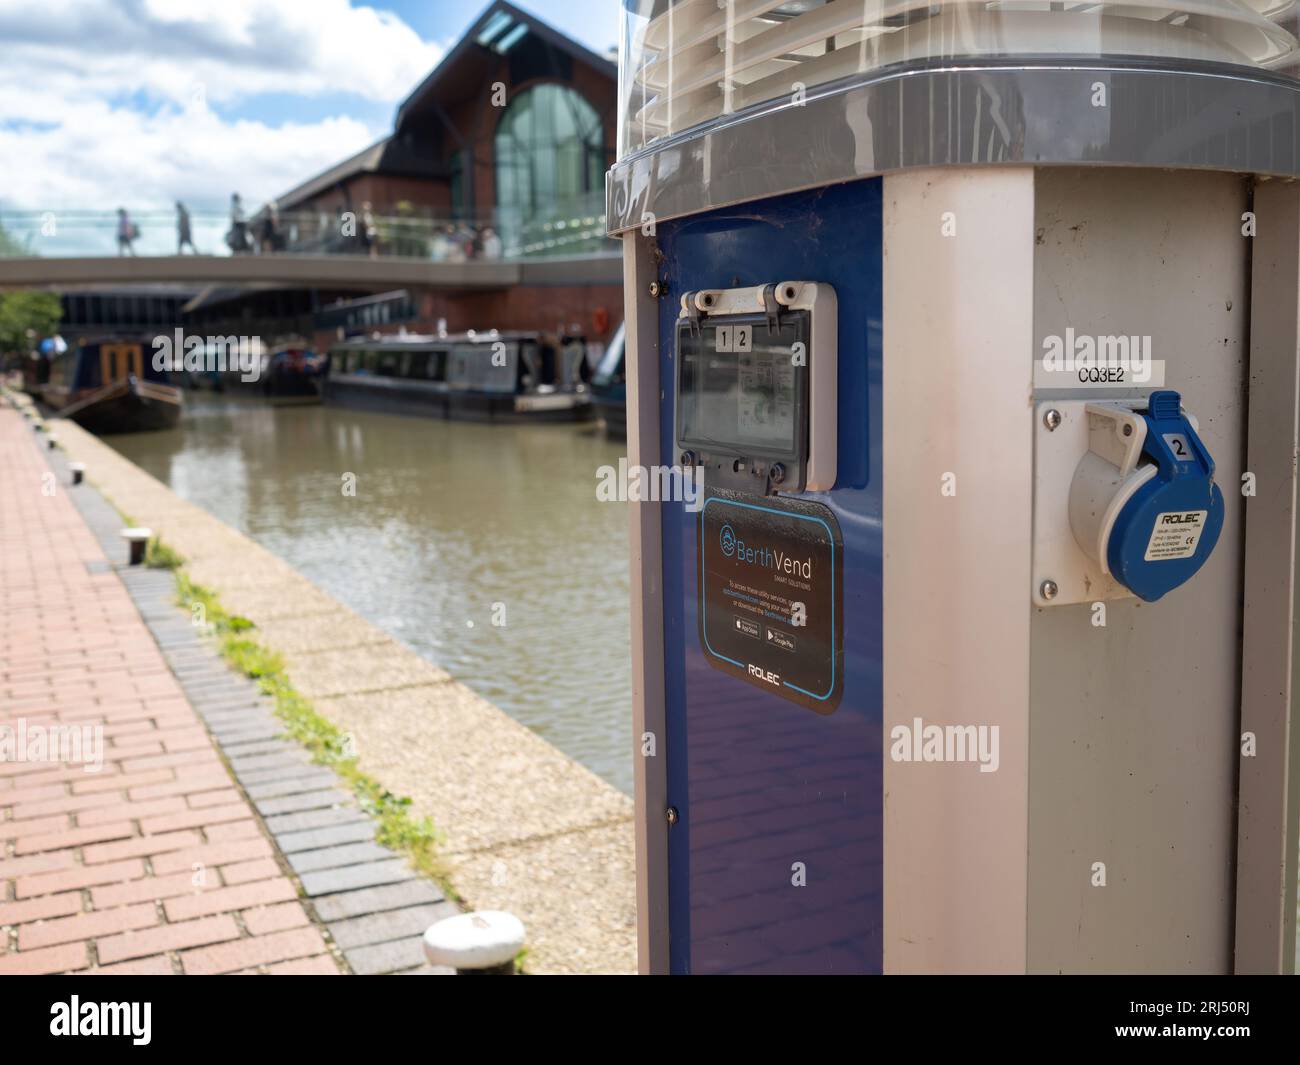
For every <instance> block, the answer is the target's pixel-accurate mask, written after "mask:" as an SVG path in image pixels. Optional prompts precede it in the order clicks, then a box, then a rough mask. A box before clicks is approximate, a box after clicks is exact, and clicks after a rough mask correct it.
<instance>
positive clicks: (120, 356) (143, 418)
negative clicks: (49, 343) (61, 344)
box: [41, 338, 181, 433]
mask: <svg viewBox="0 0 1300 1065" xmlns="http://www.w3.org/2000/svg"><path fill="white" fill-rule="evenodd" d="M41 400H42V402H43V403H44V404H45V405H46V406H47V407H50V408H52V409H53V410H54V412H55V415H56V416H57V417H60V418H71V419H72V420H73V421H74V422H76V423H77V424H78V425H80V426H82V427H83V428H85V429H88V430H89V431H90V432H92V433H132V432H139V431H141V430H146V429H169V428H171V427H172V426H174V425H175V424H176V423H177V422H178V421H179V420H180V416H181V390H180V389H179V388H177V387H175V386H174V385H173V384H172V383H171V380H170V378H169V377H168V373H167V371H166V370H161V369H158V368H157V367H155V366H154V363H153V352H152V351H151V350H150V349H149V348H148V347H147V345H146V342H145V341H143V340H130V339H126V340H124V339H116V338H114V339H102V340H92V341H80V342H79V343H78V344H77V345H76V346H75V347H74V348H72V349H70V350H68V351H65V352H62V353H60V354H57V355H54V356H52V357H51V358H50V368H49V378H48V380H47V381H46V383H45V384H44V385H43V386H42V388H41Z"/></svg>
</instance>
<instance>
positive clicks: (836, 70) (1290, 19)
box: [619, 0, 1300, 157]
mask: <svg viewBox="0 0 1300 1065" xmlns="http://www.w3.org/2000/svg"><path fill="white" fill-rule="evenodd" d="M1295 32H1296V0H1164V2H1160V0H1126V2H1125V3H1112V2H1109V0H1100V2H1087V3H1070V2H1061V0H942V2H932V0H623V26H622V31H621V38H620V53H621V54H620V59H621V63H620V113H619V126H620V137H619V154H620V157H623V156H627V155H630V154H632V153H634V152H636V151H639V150H640V149H642V148H644V147H646V146H648V145H651V144H653V143H654V142H655V141H657V140H660V139H661V138H664V137H668V136H672V135H673V134H676V133H680V132H682V131H684V130H689V129H692V128H693V127H696V126H699V125H701V124H704V123H708V122H710V121H714V120H717V119H719V118H722V117H723V116H726V115H730V114H733V113H735V112H738V111H743V110H745V109H746V108H750V107H754V106H755V105H760V104H772V103H777V104H779V103H780V102H781V101H782V100H786V101H788V102H789V103H790V104H792V105H794V104H797V103H798V102H800V100H801V98H802V94H805V93H809V92H812V91H813V90H814V89H815V88H816V87H817V86H821V85H826V84H828V83H830V82H834V81H839V80H841V79H851V78H854V77H856V76H861V75H866V74H871V73H873V72H875V71H880V70H884V69H885V68H888V67H893V66H901V65H921V64H933V63H935V62H942V61H944V60H972V59H977V60H1000V59H1005V60H1007V61H1008V62H1015V61H1026V60H1029V61H1032V60H1069V59H1091V60H1095V59H1115V60H1122V59H1130V60H1131V59H1142V60H1166V61H1170V62H1174V63H1186V64H1188V65H1194V64H1203V63H1212V64H1227V65H1230V66H1236V67H1248V68H1254V69H1256V70H1270V71H1273V72H1275V73H1282V74H1286V75H1288V76H1296V74H1297V63H1298V62H1300V53H1297V43H1296V37H1295Z"/></svg>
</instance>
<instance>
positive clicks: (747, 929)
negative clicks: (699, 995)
mask: <svg viewBox="0 0 1300 1065" xmlns="http://www.w3.org/2000/svg"><path fill="white" fill-rule="evenodd" d="M1048 7H1049V5H1042V4H1037V3H1028V2H1026V3H1018V2H1016V0H1012V2H1010V3H1001V4H998V5H996V6H987V7H986V6H985V5H970V4H959V3H940V4H932V5H929V6H923V7H919V8H916V9H915V10H909V11H908V12H907V13H905V14H902V15H900V14H898V13H897V12H894V10H893V9H892V8H889V7H887V6H885V5H863V4H856V3H807V2H800V3H785V2H779V0H774V2H764V0H760V2H757V3H749V2H745V3H741V2H739V0H681V2H669V0H624V11H623V18H624V31H623V44H622V68H621V86H622V101H621V114H620V144H619V152H620V155H619V160H618V162H617V163H616V164H615V165H614V167H613V169H612V170H611V171H610V175H609V204H608V219H609V229H610V232H611V234H612V235H616V236H619V237H620V238H621V239H622V242H623V250H624V261H625V283H626V289H625V290H626V316H627V352H628V381H629V401H628V402H629V410H628V433H629V439H628V443H629V460H630V462H631V463H632V464H634V465H640V466H644V467H653V466H662V465H670V466H678V467H682V468H685V469H688V470H691V471H692V472H694V473H695V474H696V475H697V476H698V477H699V478H700V479H701V480H702V483H703V493H702V497H701V498H700V499H698V500H695V501H694V502H692V500H690V499H686V500H681V501H675V502H664V503H653V504H651V503H640V504H636V505H635V506H634V510H633V515H632V526H631V538H632V552H633V558H634V566H633V594H632V599H633V619H632V620H633V678H634V683H633V688H634V703H635V706H634V711H635V718H636V721H635V726H636V734H637V776H636V798H637V814H638V826H637V858H638V914H639V922H640V927H639V946H640V958H641V967H642V969H643V970H644V971H650V972H681V973H685V972H696V973H699V972H809V973H812V972H825V973H841V972H842V973H851V972H882V971H883V972H937V971H955V972H984V971H1001V972H1025V971H1034V972H1088V971H1099V972H1131V971H1155V972H1228V971H1233V970H1236V971H1294V968H1295V931H1296V929H1295V920H1296V851H1297V841H1298V840H1300V825H1298V824H1297V809H1296V807H1297V804H1296V803H1295V802H1294V801H1288V798H1287V796H1288V795H1291V796H1294V795H1295V794H1297V793H1300V773H1298V772H1297V767H1300V740H1298V739H1297V737H1296V732H1297V730H1296V729H1294V728H1291V727H1290V723H1291V721H1292V720H1294V719H1293V715H1292V710H1291V699H1292V694H1291V693H1292V691H1293V663H1292V652H1291V648H1292V646H1293V644H1292V636H1293V630H1294V621H1293V616H1292V615H1293V602H1294V593H1295V572H1296V566H1295V561H1296V559H1295V546H1294V545H1295V520H1296V512H1295V511H1296V474H1295V468H1294V462H1293V458H1294V455H1295V453H1296V445H1297V433H1296V426H1297V415H1298V410H1297V407H1298V403H1297V396H1298V395H1300V373H1298V368H1297V350H1300V327H1298V325H1297V323H1300V184H1297V183H1294V182H1292V181H1289V180H1286V179H1291V178H1295V177H1297V176H1300V137H1297V136H1296V135H1295V134H1296V133H1297V131H1300V83H1297V82H1296V81H1295V79H1294V78H1293V77H1291V76H1290V75H1289V74H1287V73H1286V71H1287V70H1290V69H1292V67H1293V65H1294V64H1296V63H1297V62H1300V52H1298V51H1297V42H1296V39H1295V37H1294V36H1293V30H1294V25H1295V18H1294V13H1293V12H1292V11H1291V4H1289V3H1285V4H1283V3H1272V2H1271V0H1252V2H1251V3H1249V4H1246V3H1235V2H1231V0H1218V2H1212V3H1202V4H1197V5H1194V8H1195V9H1194V10H1193V9H1191V8H1188V9H1186V10H1181V9H1176V8H1175V9H1170V8H1168V7H1167V5H1166V6H1159V7H1158V6H1156V5H1154V4H1150V3H1146V2H1141V0H1140V2H1138V3H1126V4H1123V5H1116V4H1109V3H1103V4H1100V5H1093V6H1090V7H1088V8H1087V9H1086V10H1085V9H1071V10H1058V9H1056V8H1055V7H1053V9H1052V10H1048V9H1047V8H1048ZM891 12H892V13H891ZM1264 131H1271V132H1269V133H1268V135H1265V134H1264Z"/></svg>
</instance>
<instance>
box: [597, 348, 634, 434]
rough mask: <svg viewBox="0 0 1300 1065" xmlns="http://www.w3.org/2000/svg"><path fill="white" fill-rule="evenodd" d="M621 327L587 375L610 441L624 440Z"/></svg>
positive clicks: (625, 403)
mask: <svg viewBox="0 0 1300 1065" xmlns="http://www.w3.org/2000/svg"><path fill="white" fill-rule="evenodd" d="M623 330H624V326H621V325H620V326H619V327H618V332H617V333H615V334H614V338H613V339H612V340H611V341H610V342H609V347H607V348H606V349H605V354H604V355H602V356H601V359H600V362H599V363H597V364H596V372H595V373H593V374H592V375H591V398H592V402H593V403H595V405H596V413H597V414H599V415H600V418H601V421H603V422H604V423H605V435H606V436H607V437H609V438H610V439H611V440H626V439H627V375H626V371H625V370H624V368H623V361H624V360H623V355H624V342H623V337H624V332H623Z"/></svg>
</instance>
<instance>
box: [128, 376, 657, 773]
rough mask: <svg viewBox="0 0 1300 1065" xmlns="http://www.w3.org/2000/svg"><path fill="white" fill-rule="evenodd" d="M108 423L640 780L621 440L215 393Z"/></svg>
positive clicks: (505, 696)
mask: <svg viewBox="0 0 1300 1065" xmlns="http://www.w3.org/2000/svg"><path fill="white" fill-rule="evenodd" d="M104 439H105V442H106V443H109V444H111V445H112V446H113V447H115V448H116V449H117V450H118V451H120V452H121V453H122V454H123V455H125V456H126V457H127V458H129V459H131V461H133V462H135V463H136V464H137V465H139V466H141V467H142V468H144V469H145V470H148V471H149V473H151V474H153V475H154V476H155V477H157V478H158V479H159V480H160V481H162V482H163V483H164V484H167V485H168V486H170V487H171V488H172V489H173V490H174V491H175V492H176V493H177V494H179V495H180V496H182V497H183V498H185V499H187V500H189V501H191V502H193V503H196V504H198V505H199V506H201V507H203V508H204V509H206V510H207V511H208V512H209V513H211V514H214V515H216V516H217V517H219V518H221V519H222V520H223V521H225V522H226V523H227V524H229V525H232V526H234V527H235V528H237V529H239V530H240V531H241V532H243V533H244V534H246V535H247V536H249V537H251V538H252V539H253V540H256V541H257V542H258V543H259V544H261V545H262V546H263V547H265V548H267V549H268V550H269V551H271V552H273V553H275V554H276V555H279V556H280V557H281V558H283V559H284V560H285V561H287V562H289V563H291V564H292V565H293V566H294V567H295V568H296V569H297V570H298V571H299V572H300V573H302V574H303V575H304V576H306V577H308V578H310V579H311V580H312V581H314V582H315V583H316V584H317V585H319V586H320V587H321V588H323V589H325V591H327V592H329V593H330V594H331V595H332V596H334V597H335V598H336V599H339V600H341V601H342V602H344V603H346V604H347V605H348V606H350V607H351V608H352V609H353V610H355V611H356V612H357V613H358V614H360V615H362V616H363V617H365V618H366V619H367V620H369V621H371V622H372V623H373V624H375V625H378V626H379V627H380V628H382V629H385V630H386V631H388V632H389V633H391V634H392V635H393V636H394V637H396V638H397V639H399V640H401V641H402V642H403V643H405V644H406V645H407V646H408V647H410V648H412V649H413V650H415V651H416V652H418V653H419V654H421V655H423V656H424V657H425V658H427V659H429V660H430V661H431V662H434V663H436V664H437V665H439V666H441V667H442V668H444V669H446V670H447V671H448V672H450V673H451V675H452V676H453V677H455V678H456V679H457V680H460V681H463V682H464V683H465V684H467V685H469V686H470V687H471V688H473V689H474V690H475V691H476V692H478V693H479V694H480V695H482V696H483V697H484V698H486V699H488V700H489V701H491V702H492V703H495V704H496V705H497V706H499V707H500V708H501V709H502V710H504V711H505V712H506V713H508V714H510V715H511V716H512V717H514V718H515V719H516V720H518V721H520V722H522V723H523V724H525V725H527V726H528V727H529V728H531V729H533V730H534V731H536V732H537V733H538V734H539V735H541V736H543V737H545V738H546V739H547V740H549V741H550V742H551V743H553V744H555V745H556V746H557V747H559V748H560V749H561V750H563V751H565V752H566V753H567V754H569V755H570V756H571V757H573V758H575V759H577V760H578V761H580V762H582V763H583V764H585V765H587V766H588V767H590V768H591V769H592V770H594V771H595V772H596V773H598V774H600V775H601V776H602V777H604V778H605V779H606V780H608V781H609V782H610V783H612V784H614V785H615V786H616V787H618V788H621V789H622V790H623V791H625V792H630V791H631V787H632V765H631V754H630V751H631V738H630V737H631V728H632V724H631V722H632V717H631V688H630V679H629V659H628V580H629V576H628V561H627V558H628V554H627V509H626V507H625V505H622V504H618V503H602V502H598V501H597V499H596V470H597V468H598V467H599V466H601V465H604V464H607V463H608V464H610V465H614V464H617V462H618V459H619V457H620V455H622V454H623V453H624V448H623V445H622V444H621V443H611V442H609V441H607V440H605V439H604V437H603V435H601V434H600V433H599V432H598V430H597V429H596V428H595V427H594V426H592V425H584V426H565V425H553V426H514V425H510V426H504V425H502V426H488V425H474V424H468V423H460V422H443V421H437V420H433V419H423V418H404V417H397V416H393V415H385V414H373V413H368V412H359V411H351V410H346V409H342V408H338V407H333V406H320V405H316V406H299V407H271V406H269V405H267V404H266V403H264V402H263V401H261V400H257V399H243V398H240V397H230V398H227V397H225V396H215V395H212V394H211V393H198V394H195V393H189V394H187V395H186V409H185V414H184V417H183V418H182V419H181V424H180V426H179V427H178V428H176V429H172V430H165V431H162V432H152V433H135V434H130V435H123V436H110V437H105V438H104ZM348 473H352V474H355V475H356V495H355V496H347V495H345V494H344V492H343V483H344V475H345V474H348ZM230 564H231V565H232V566H238V565H239V560H238V559H231V560H230ZM495 604H501V606H495ZM503 613H504V618H502V615H503ZM494 619H495V620H502V619H503V620H504V621H505V624H504V625H496V624H493V622H494Z"/></svg>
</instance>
